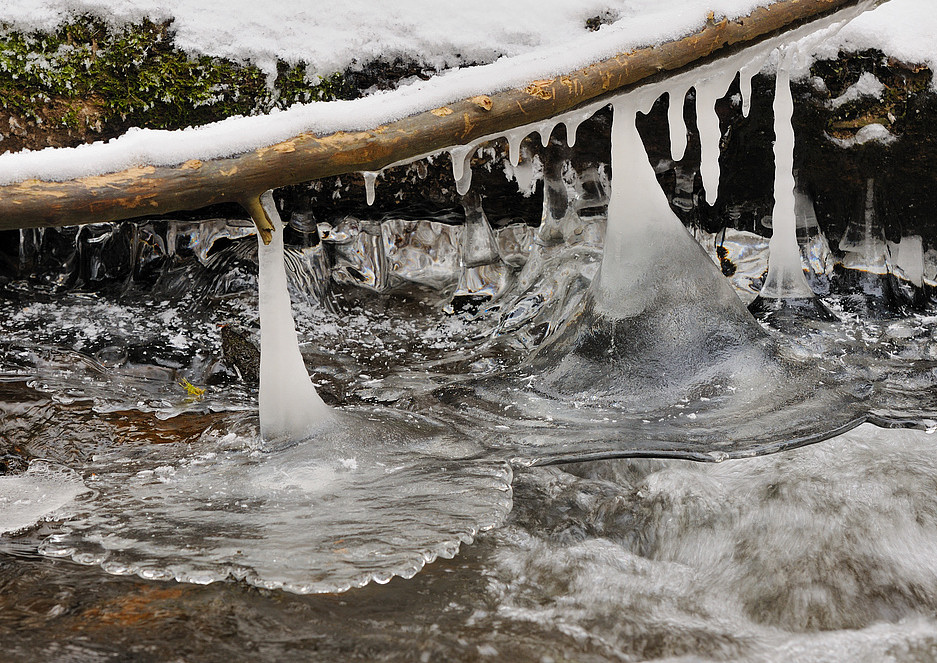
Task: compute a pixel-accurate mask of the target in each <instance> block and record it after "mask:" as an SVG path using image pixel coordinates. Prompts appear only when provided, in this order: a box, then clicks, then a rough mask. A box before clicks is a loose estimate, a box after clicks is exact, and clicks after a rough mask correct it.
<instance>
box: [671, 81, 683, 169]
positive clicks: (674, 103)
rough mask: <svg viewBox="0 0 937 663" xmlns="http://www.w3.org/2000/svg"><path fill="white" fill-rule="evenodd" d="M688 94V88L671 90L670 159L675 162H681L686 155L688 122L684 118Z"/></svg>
mask: <svg viewBox="0 0 937 663" xmlns="http://www.w3.org/2000/svg"><path fill="white" fill-rule="evenodd" d="M686 93H687V90H686V88H684V87H682V86H681V87H679V88H671V90H670V107H669V109H668V112H667V116H668V120H669V122H670V157H671V158H672V159H673V160H674V161H680V160H681V159H683V155H684V154H685V153H686V143H687V136H686V120H685V119H684V117H683V104H684V101H685V100H686Z"/></svg>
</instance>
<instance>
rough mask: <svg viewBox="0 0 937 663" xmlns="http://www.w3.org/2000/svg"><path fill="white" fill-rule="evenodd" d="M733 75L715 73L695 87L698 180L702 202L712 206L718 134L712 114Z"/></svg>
mask: <svg viewBox="0 0 937 663" xmlns="http://www.w3.org/2000/svg"><path fill="white" fill-rule="evenodd" d="M735 74H736V72H735V71H731V73H730V72H729V71H728V70H723V71H719V72H716V73H715V74H714V75H713V76H712V77H711V78H709V79H707V80H706V81H702V82H700V83H697V84H696V126H697V128H698V129H699V140H700V176H701V177H702V178H703V188H704V189H705V190H706V202H707V203H709V204H710V205H715V204H716V199H717V198H718V195H719V142H720V141H721V139H722V130H721V129H720V127H719V116H718V115H717V114H716V101H718V100H719V99H721V98H722V97H724V96H725V94H726V90H728V89H729V85H730V84H731V83H732V80H733V79H734V78H735Z"/></svg>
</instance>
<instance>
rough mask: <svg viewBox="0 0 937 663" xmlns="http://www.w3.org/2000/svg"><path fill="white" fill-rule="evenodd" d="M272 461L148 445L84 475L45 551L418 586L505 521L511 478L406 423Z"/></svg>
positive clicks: (374, 416) (267, 577)
mask: <svg viewBox="0 0 937 663" xmlns="http://www.w3.org/2000/svg"><path fill="white" fill-rule="evenodd" d="M342 417H343V420H342V421H341V422H340V424H339V425H337V426H334V427H332V428H330V430H329V433H328V434H327V435H321V434H320V435H319V436H317V437H316V438H313V439H310V440H305V441H302V442H298V443H297V444H295V445H294V446H292V447H290V448H288V449H281V450H279V451H276V452H272V453H269V452H264V451H260V450H258V449H257V448H255V447H256V443H255V441H254V440H252V439H249V438H247V439H245V438H239V437H237V436H236V435H234V434H229V435H227V436H223V437H220V436H219V437H220V439H216V440H214V441H213V442H208V441H204V442H202V443H200V444H198V445H197V446H191V445H183V444H169V445H145V446H142V445H138V446H134V447H131V448H119V449H114V450H112V451H110V452H108V453H105V454H100V455H98V456H96V457H95V459H94V461H93V462H92V463H91V464H90V465H89V466H88V467H86V468H85V470H84V471H85V476H86V479H85V480H86V482H87V484H88V486H89V487H90V488H91V489H92V490H93V491H94V494H93V495H92V496H90V497H87V498H84V499H79V500H77V501H76V502H75V503H74V504H72V505H71V506H70V511H71V513H72V517H71V518H70V519H69V520H68V521H67V522H66V523H65V524H63V525H62V526H61V529H60V530H59V531H58V532H57V533H56V534H54V535H53V536H51V537H50V538H48V539H46V540H45V541H44V542H43V544H42V545H41V547H40V552H41V553H43V554H45V555H48V556H52V557H65V558H70V559H73V560H75V561H77V562H79V563H82V564H88V565H98V566H101V568H103V569H104V570H105V571H107V572H108V573H113V574H118V575H138V576H141V577H143V578H149V579H166V580H169V579H175V580H179V581H183V582H192V583H199V584H205V583H209V582H214V581H218V580H224V579H243V580H244V581H246V582H248V583H249V584H252V585H256V586H258V587H265V588H270V589H285V590H288V591H291V592H295V593H301V594H306V593H320V592H338V591H344V590H347V589H349V588H352V587H360V586H362V585H364V584H366V583H368V582H371V581H375V582H387V581H388V580H390V579H391V577H393V576H395V575H399V576H402V577H405V578H408V577H411V576H413V574H415V573H417V572H418V571H419V570H420V569H421V568H423V566H424V565H425V564H427V563H430V562H432V561H433V560H434V559H436V558H437V557H447V558H449V557H452V556H453V555H455V553H456V552H457V551H458V549H459V546H460V545H461V544H462V543H468V542H471V541H472V539H473V537H474V536H475V535H476V534H477V533H478V532H479V531H482V530H485V529H488V528H491V527H494V526H496V525H498V524H499V523H500V522H501V520H502V519H503V517H504V516H505V514H506V513H507V512H508V511H509V510H510V508H511V471H510V469H509V467H508V466H507V465H505V464H504V463H498V462H487V463H486V462H477V461H471V460H466V459H465V458H464V457H462V456H464V455H465V454H466V453H472V452H473V449H472V448H471V445H467V444H466V443H465V442H464V439H463V436H461V435H458V434H456V433H454V432H451V431H447V430H445V429H442V428H441V427H440V426H439V425H438V424H433V423H432V422H428V421H425V420H421V419H418V418H417V417H415V416H413V415H409V414H406V413H395V412H392V411H372V412H367V411H365V412H357V413H342Z"/></svg>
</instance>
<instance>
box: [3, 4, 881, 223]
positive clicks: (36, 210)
mask: <svg viewBox="0 0 937 663" xmlns="http://www.w3.org/2000/svg"><path fill="white" fill-rule="evenodd" d="M883 1H884V0H879V3H880V2H883ZM858 4H860V0H777V1H776V2H773V3H772V4H770V5H768V6H766V7H759V8H756V9H755V10H754V11H752V12H751V13H750V14H749V15H747V16H744V17H740V18H736V19H733V20H728V19H723V20H718V21H717V20H715V18H714V17H713V16H712V15H711V17H710V20H709V21H708V22H707V24H706V25H705V27H703V28H702V29H701V30H700V31H698V32H696V33H695V34H691V35H688V36H685V37H683V38H681V39H677V40H673V41H669V42H666V43H663V44H660V45H658V46H654V47H647V48H640V49H636V50H632V51H630V52H627V53H621V54H619V55H617V56H615V57H613V58H610V59H607V60H604V61H601V62H596V63H595V64H592V65H590V66H588V67H585V68H583V69H579V70H577V71H572V72H569V73H568V74H567V75H564V76H558V77H556V78H552V79H549V80H537V81H532V82H530V83H529V84H528V85H526V86H525V87H523V88H514V89H509V90H505V91H502V92H498V93H495V94H491V95H490V96H489V95H484V94H482V95H479V96H475V97H472V98H469V99H464V100H462V101H459V102H457V103H453V104H449V105H447V106H444V107H441V108H426V109H425V110H423V111H422V112H419V113H416V114H414V115H411V116H409V117H405V118H403V119H401V120H398V121H395V122H391V123H387V124H383V125H381V126H377V127H375V128H373V129H370V130H367V131H353V132H342V131H340V132H336V133H331V134H328V135H316V134H314V133H311V132H307V133H300V134H299V135H296V136H294V137H292V138H290V139H288V140H285V141H282V142H279V143H276V144H273V145H269V146H266V147H261V148H259V149H254V150H251V151H248V152H245V153H242V154H238V155H235V156H230V157H225V158H216V159H206V160H198V159H190V160H188V161H185V162H184V163H180V164H178V165H173V166H152V165H142V166H137V167H133V168H128V169H125V170H120V171H119V172H112V173H107V174H102V175H94V176H88V177H79V178H75V179H70V180H66V181H45V180H39V179H28V180H25V181H19V182H14V183H10V184H7V185H5V186H0V230H3V229H15V228H30V227H44V226H62V225H72V224H83V223H94V222H104V221H118V220H123V219H129V218H134V217H140V216H149V215H155V214H165V213H170V212H175V211H180V210H192V209H198V208H201V207H205V206H208V205H212V204H217V203H224V202H239V203H241V204H243V205H244V206H245V207H246V208H247V209H248V210H251V211H255V210H256V208H257V205H256V201H257V199H258V197H259V195H260V194H261V193H262V192H264V191H266V190H268V189H272V188H276V187H281V186H285V185H290V184H297V183H300V182H305V181H310V180H314V179H317V178H320V177H325V176H330V175H340V174H343V173H348V172H354V171H378V170H380V169H381V168H383V167H385V166H388V165H390V164H392V163H395V162H399V161H404V160H407V159H412V158H414V157H417V156H419V155H422V154H429V153H434V152H437V151H439V150H442V149H444V148H446V147H451V146H454V145H464V144H468V143H470V142H472V141H474V140H477V139H479V138H481V137H484V136H489V135H494V134H499V133H503V132H505V131H508V130H510V129H513V128H515V127H519V126H523V125H529V124H532V123H535V122H538V121H542V120H545V119H547V118H550V117H552V116H555V115H557V114H559V113H563V112H565V111H569V110H572V109H575V108H576V107H578V106H580V105H583V104H586V103H590V102H595V101H597V100H601V99H602V98H603V97H604V96H608V95H611V94H612V93H614V92H616V91H620V90H623V89H626V88H628V87H632V86H636V85H640V84H643V83H646V82H651V81H655V80H659V79H660V78H663V77H666V76H667V75H668V74H670V73H673V72H676V71H679V70H681V69H684V68H686V67H691V66H693V65H694V64H697V63H700V62H703V61H705V60H707V59H711V58H714V57H719V56H721V55H723V54H725V53H728V52H732V51H734V50H737V49H740V48H744V47H746V46H748V45H751V44H754V43H757V42H759V41H762V40H763V39H765V38H767V37H770V36H773V35H776V34H778V33H780V32H783V31H786V30H790V29H793V28H795V27H799V26H801V25H803V24H804V23H807V22H810V21H813V20H816V19H819V18H822V17H826V16H829V15H830V14H831V13H835V12H837V11H841V10H844V9H847V8H852V7H853V6H855V5H858Z"/></svg>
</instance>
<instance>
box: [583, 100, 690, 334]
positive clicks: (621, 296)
mask: <svg viewBox="0 0 937 663" xmlns="http://www.w3.org/2000/svg"><path fill="white" fill-rule="evenodd" d="M636 101H643V100H636V99H631V98H628V97H624V98H619V99H616V100H615V101H613V102H612V112H613V115H612V150H611V151H612V186H611V195H610V198H609V203H608V226H607V228H606V231H605V252H604V257H603V259H602V270H601V272H600V276H599V284H598V288H597V290H596V308H597V310H598V311H599V312H601V313H602V314H603V315H605V316H607V317H609V318H613V319H617V318H625V317H630V316H633V315H637V314H638V313H639V312H641V311H642V310H644V309H645V307H646V306H647V305H648V304H649V302H648V301H644V300H643V299H642V298H641V297H642V295H643V294H645V293H651V292H652V291H653V290H654V288H651V287H648V288H644V287H641V286H640V285H638V286H636V285H635V284H641V283H643V282H644V281H646V280H648V279H657V278H659V277H658V275H656V273H657V272H658V270H659V268H660V265H659V264H657V263H656V261H654V260H650V259H648V257H647V256H648V252H647V251H646V250H645V246H646V244H645V242H648V243H650V242H653V241H659V239H660V236H659V234H660V233H662V232H663V233H667V232H668V231H669V230H670V228H669V226H670V225H671V223H670V221H671V217H673V212H672V211H671V209H670V204H669V203H668V202H667V196H666V195H665V194H664V192H663V190H662V189H661V187H660V185H659V184H658V183H657V177H656V176H655V174H654V169H653V168H652V167H651V165H650V163H649V162H648V160H647V155H646V152H645V149H644V143H643V141H642V140H641V136H640V134H639V133H638V130H637V127H635V123H634V120H635V115H636V110H635V102H636ZM677 224H678V225H679V221H678V222H677ZM679 230H680V231H681V232H685V231H683V228H679Z"/></svg>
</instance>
